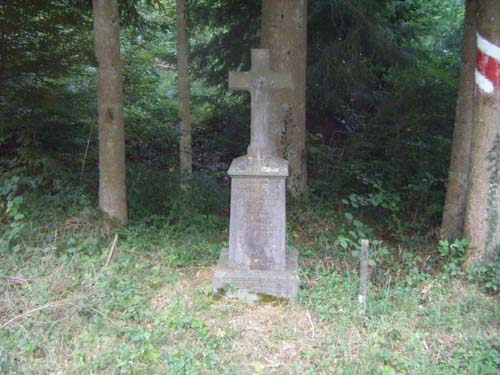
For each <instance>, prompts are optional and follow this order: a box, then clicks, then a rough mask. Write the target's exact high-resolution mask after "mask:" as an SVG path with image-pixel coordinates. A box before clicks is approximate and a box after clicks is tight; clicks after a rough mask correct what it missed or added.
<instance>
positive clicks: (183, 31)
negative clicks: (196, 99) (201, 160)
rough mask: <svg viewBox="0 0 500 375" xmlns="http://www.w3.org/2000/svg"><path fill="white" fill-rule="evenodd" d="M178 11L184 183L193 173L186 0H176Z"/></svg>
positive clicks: (182, 176)
mask: <svg viewBox="0 0 500 375" xmlns="http://www.w3.org/2000/svg"><path fill="white" fill-rule="evenodd" d="M176 7H177V8H176V12H177V81H178V86H179V117H180V126H179V130H180V141H179V147H180V150H179V155H180V167H179V169H180V173H181V179H182V180H183V183H182V185H181V187H183V188H187V187H188V184H187V183H186V182H187V180H188V179H189V177H190V176H191V174H192V168H193V167H192V149H191V115H190V112H189V78H188V36H187V26H186V1H185V0H176Z"/></svg>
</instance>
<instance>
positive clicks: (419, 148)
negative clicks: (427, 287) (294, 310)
mask: <svg viewBox="0 0 500 375" xmlns="http://www.w3.org/2000/svg"><path fill="white" fill-rule="evenodd" d="M89 8H90V7H89V4H88V3H87V2H78V1H59V2H58V1H54V2H44V3H39V2H33V1H31V2H30V1H15V2H10V3H9V5H3V6H2V8H1V11H2V15H1V16H2V19H4V20H5V22H4V23H3V25H2V37H3V39H2V54H1V56H2V62H1V64H2V65H1V66H2V70H1V76H0V77H1V78H0V79H1V83H2V84H1V87H2V89H1V90H2V92H1V106H2V110H1V112H0V113H1V116H2V117H1V121H2V129H1V130H0V131H1V141H2V144H1V148H2V167H3V169H4V171H3V172H4V174H3V175H4V176H8V175H10V176H12V177H17V178H19V180H17V179H16V178H14V180H16V181H17V182H15V184H16V186H15V190H16V192H15V193H14V194H15V195H17V196H22V193H23V192H27V191H33V190H34V188H37V189H38V190H45V191H51V192H56V191H58V190H60V189H69V186H74V188H76V189H81V190H82V191H85V192H87V193H88V196H89V197H95V196H96V190H95V189H96V186H97V184H96V176H97V173H96V167H97V148H96V146H97V142H96V134H97V132H96V129H95V121H96V119H95V113H96V109H95V108H96V97H95V68H96V62H95V57H94V52H93V43H92V27H91V26H92V23H91V13H90V9H89ZM121 11H122V19H123V20H122V23H123V26H122V33H121V34H122V36H121V38H122V60H123V71H124V87H125V125H126V139H127V141H126V144H127V163H128V164H127V165H128V174H129V176H128V183H129V187H128V191H129V204H130V208H131V210H132V213H131V215H130V218H131V220H132V221H134V220H136V221H140V220H145V219H148V218H150V217H151V216H152V215H159V216H170V217H175V216H178V215H183V214H191V213H192V212H191V211H190V210H191V209H193V210H195V211H199V212H203V213H205V214H207V213H214V211H217V210H220V209H221V204H220V202H221V199H223V200H224V202H226V203H227V197H226V198H222V197H221V196H227V177H226V175H225V171H226V170H227V167H228V164H229V162H230V161H231V160H232V158H234V157H236V156H238V155H241V154H243V153H244V150H245V147H246V145H247V143H248V136H249V131H248V124H249V109H248V101H247V100H245V97H244V96H243V95H234V94H232V95H231V94H228V93H227V83H226V81H227V72H228V71H229V70H234V69H240V68H242V69H245V68H247V67H248V62H249V55H250V53H249V49H250V48H252V47H256V46H258V35H259V26H260V21H259V17H260V4H259V3H258V2H250V1H249V2H241V1H224V2H218V1H204V2H195V3H193V4H191V5H190V20H189V21H190V23H189V31H190V44H191V61H192V64H191V67H190V71H191V78H192V80H193V84H192V86H193V88H192V93H191V95H192V111H193V117H194V134H193V140H194V152H193V158H194V162H193V164H194V170H195V175H196V179H200V180H202V181H203V182H202V183H201V184H199V186H198V188H200V189H207V188H209V189H212V192H211V193H210V194H202V195H200V194H198V193H197V192H194V194H193V196H194V197H202V196H203V198H204V199H203V200H204V202H196V200H195V201H194V202H193V201H191V202H192V203H191V204H190V205H189V204H188V205H186V207H183V208H176V207H175V205H176V204H177V203H176V202H178V201H179V199H178V198H179V197H178V196H177V193H176V192H177V185H178V184H177V183H176V176H177V170H178V167H177V163H178V161H177V159H178V155H177V149H178V147H177V146H176V144H177V138H178V134H177V123H178V111H177V96H176V94H177V93H176V90H177V89H176V85H175V7H174V4H172V3H171V2H159V3H156V5H154V4H153V6H151V5H150V4H145V3H142V2H137V3H136V2H130V1H129V2H123V3H122V4H121ZM462 17H463V5H462V2H461V1H454V0H451V1H387V2H373V1H359V2H351V1H340V0H339V1H333V2H332V1H315V2H312V3H311V5H310V9H309V19H308V66H307V126H308V144H307V152H308V156H307V160H308V167H309V168H308V169H309V175H310V180H309V189H308V191H307V193H306V197H305V198H307V199H313V200H319V201H321V202H329V203H328V204H333V205H339V204H340V205H346V204H347V205H349V206H351V208H354V209H356V208H357V207H356V205H357V204H358V205H359V204H361V205H362V206H364V207H363V208H364V209H363V210H360V212H359V214H360V215H363V216H366V218H367V219H368V218H370V216H372V214H374V215H375V216H376V220H375V221H376V222H378V224H380V225H382V227H383V228H385V229H386V230H387V233H388V234H394V232H395V230H399V231H402V230H409V231H412V232H413V231H417V232H419V233H425V232H427V231H429V230H432V228H433V227H435V226H436V225H437V224H438V223H439V219H440V215H441V212H442V205H443V199H444V198H443V197H444V192H445V184H444V183H445V178H446V174H447V166H448V159H449V155H450V144H451V134H452V127H453V116H454V109H455V102H456V91H457V80H458V72H459V62H460V59H459V55H460V41H461V22H462ZM3 180H4V181H11V182H10V183H11V184H12V183H14V182H13V180H9V179H5V178H4V179H3ZM7 185H8V184H7ZM13 189H14V188H11V189H10V191H9V188H8V187H7V186H6V187H4V189H3V191H4V193H3V198H4V204H6V203H7V202H6V197H7V195H8V194H13V191H12V190H13ZM195 190H196V188H195ZM68 193H69V191H68ZM69 195H73V194H70V193H69ZM91 199H94V198H91ZM346 199H347V203H346ZM198 200H199V199H198ZM357 200H359V202H356V201H357ZM341 202H344V203H341ZM185 203H186V202H184V203H182V204H181V205H180V206H182V205H183V204H185ZM356 203H357V204H356ZM189 206H191V207H189ZM224 206H227V204H225V205H224ZM225 208H227V207H225ZM396 211H397V215H396ZM11 212H12V210H11ZM395 217H397V218H398V219H397V220H396V221H398V222H399V223H398V222H394V220H393V219H395ZM4 220H8V215H5V213H4ZM403 223H404V224H408V225H406V226H404V228H403V227H401V224H403ZM394 225H397V226H398V225H399V228H396V227H394Z"/></svg>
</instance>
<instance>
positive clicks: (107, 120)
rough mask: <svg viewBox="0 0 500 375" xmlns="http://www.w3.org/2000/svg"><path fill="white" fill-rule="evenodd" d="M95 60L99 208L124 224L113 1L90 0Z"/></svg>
mask: <svg viewBox="0 0 500 375" xmlns="http://www.w3.org/2000/svg"><path fill="white" fill-rule="evenodd" d="M93 12H94V34H95V51H96V57H97V62H98V68H97V94H98V120H97V122H98V127H99V207H100V208H101V210H102V211H104V212H105V213H106V214H108V215H109V216H110V217H111V218H114V219H117V220H118V221H119V222H120V223H121V224H122V225H127V193H126V171H125V134H124V127H123V90H122V71H121V62H120V22H119V15H118V4H117V1H116V0H93Z"/></svg>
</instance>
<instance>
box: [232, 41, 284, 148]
mask: <svg viewBox="0 0 500 375" xmlns="http://www.w3.org/2000/svg"><path fill="white" fill-rule="evenodd" d="M291 88H293V83H292V76H291V74H290V73H289V72H286V73H285V72H273V71H272V70H271V58H270V54H269V50H268V49H252V67H251V70H250V71H248V72H229V89H230V90H247V91H249V92H250V97H251V100H252V103H251V106H252V115H251V116H252V120H251V121H252V122H251V128H250V129H251V130H250V145H249V146H248V154H250V155H256V154H260V153H262V154H271V155H273V154H275V153H276V151H275V148H274V146H273V145H272V144H271V142H270V134H269V128H270V119H271V116H270V115H271V100H272V92H273V91H275V90H279V89H291Z"/></svg>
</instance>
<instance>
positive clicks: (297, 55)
mask: <svg viewBox="0 0 500 375" xmlns="http://www.w3.org/2000/svg"><path fill="white" fill-rule="evenodd" d="M261 47H262V48H267V49H269V50H270V51H271V66H272V69H273V70H274V71H278V72H279V71H282V72H283V71H289V72H291V74H292V81H293V86H294V87H293V89H292V90H283V91H279V92H275V93H273V111H272V113H273V115H272V116H271V134H270V136H271V137H272V139H273V143H274V145H275V147H276V152H277V154H278V155H279V156H281V157H285V158H286V159H288V164H289V168H290V177H289V179H288V189H289V191H290V192H291V193H292V195H294V196H298V195H299V194H300V193H301V192H303V191H304V188H305V187H306V184H307V169H306V150H305V141H306V50H307V1H306V0H263V1H262V28H261Z"/></svg>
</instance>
